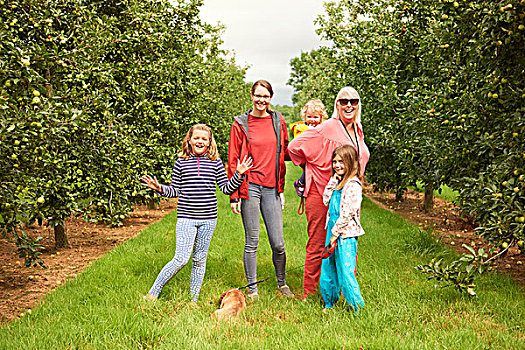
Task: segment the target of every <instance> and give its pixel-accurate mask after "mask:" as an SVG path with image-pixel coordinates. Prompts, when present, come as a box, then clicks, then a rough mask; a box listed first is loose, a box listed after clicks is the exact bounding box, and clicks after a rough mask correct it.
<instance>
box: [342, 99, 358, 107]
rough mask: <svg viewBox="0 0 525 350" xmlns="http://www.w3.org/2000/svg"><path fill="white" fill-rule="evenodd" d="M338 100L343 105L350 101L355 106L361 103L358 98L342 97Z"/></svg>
mask: <svg viewBox="0 0 525 350" xmlns="http://www.w3.org/2000/svg"><path fill="white" fill-rule="evenodd" d="M337 101H338V102H339V104H341V106H346V105H348V103H350V105H351V106H352V107H355V106H357V105H358V104H359V99H358V98H340V99H339V100H337Z"/></svg>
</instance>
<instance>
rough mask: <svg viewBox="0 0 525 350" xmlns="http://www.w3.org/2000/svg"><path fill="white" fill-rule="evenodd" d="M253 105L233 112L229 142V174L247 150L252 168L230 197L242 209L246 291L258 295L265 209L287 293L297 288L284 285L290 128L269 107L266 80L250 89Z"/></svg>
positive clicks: (269, 90) (277, 270) (278, 270)
mask: <svg viewBox="0 0 525 350" xmlns="http://www.w3.org/2000/svg"><path fill="white" fill-rule="evenodd" d="M251 97H252V101H253V108H252V109H250V110H248V111H247V112H246V113H244V114H242V115H240V116H237V117H235V121H234V122H233V125H232V127H231V131H230V141H229V145H228V177H230V176H233V173H234V172H235V169H236V168H237V164H238V162H239V161H240V160H241V159H243V157H245V156H246V155H247V156H249V157H251V158H252V159H253V167H252V168H251V170H249V171H248V172H247V173H246V176H245V179H244V181H243V183H242V184H241V186H240V187H239V189H238V190H237V191H235V192H234V193H233V194H232V195H231V196H230V202H231V209H232V211H233V212H234V213H235V214H241V217H242V222H243V225H244V234H245V245H244V254H243V263H244V271H245V273H246V281H247V282H248V284H249V287H248V288H249V289H248V296H249V297H250V298H252V299H255V298H258V297H259V294H258V290H257V284H256V283H255V282H256V281H257V247H258V245H259V213H261V214H262V217H263V220H264V224H265V226H266V231H267V232H268V240H269V241H270V246H271V248H272V261H273V265H274V268H275V274H276V277H277V285H278V287H279V290H280V291H281V293H282V294H283V295H284V296H286V297H293V296H294V295H293V293H292V292H291V290H290V288H289V287H288V286H287V285H286V273H285V271H286V252H285V247H284V239H283V215H282V209H283V207H284V196H283V191H284V180H285V179H284V175H285V173H286V166H285V163H284V161H285V159H286V160H289V159H290V158H289V155H288V130H287V128H286V123H285V121H284V118H283V117H282V115H281V113H279V112H277V111H273V110H271V108H270V100H271V99H272V97H273V89H272V86H271V85H270V83H269V82H267V81H266V80H259V81H257V82H255V84H253V86H252V89H251Z"/></svg>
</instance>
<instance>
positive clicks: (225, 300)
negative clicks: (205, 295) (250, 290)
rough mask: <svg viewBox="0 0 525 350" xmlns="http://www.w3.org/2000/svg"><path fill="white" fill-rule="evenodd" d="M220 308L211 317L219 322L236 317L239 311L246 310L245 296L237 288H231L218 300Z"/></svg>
mask: <svg viewBox="0 0 525 350" xmlns="http://www.w3.org/2000/svg"><path fill="white" fill-rule="evenodd" d="M219 304H220V307H219V309H218V310H215V312H214V313H213V315H212V317H214V318H216V319H218V320H220V319H223V318H230V317H232V316H237V315H238V314H239V313H240V312H241V311H243V310H244V309H246V296H245V295H244V293H243V292H242V291H241V290H240V289H238V288H232V289H230V290H229V291H227V292H226V293H224V294H223V295H221V298H220V299H219Z"/></svg>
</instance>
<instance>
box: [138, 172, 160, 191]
mask: <svg viewBox="0 0 525 350" xmlns="http://www.w3.org/2000/svg"><path fill="white" fill-rule="evenodd" d="M140 181H142V183H143V184H144V185H146V186H148V187H149V188H151V189H154V190H155V191H157V192H159V193H162V187H161V186H160V184H159V182H158V181H157V178H155V177H152V176H149V175H143V176H142V177H141V178H140Z"/></svg>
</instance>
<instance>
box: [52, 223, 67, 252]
mask: <svg viewBox="0 0 525 350" xmlns="http://www.w3.org/2000/svg"><path fill="white" fill-rule="evenodd" d="M54 231H55V246H56V247H57V248H65V247H67V246H69V242H68V241H67V236H66V229H65V228H64V223H60V224H56V225H55V227H54Z"/></svg>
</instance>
